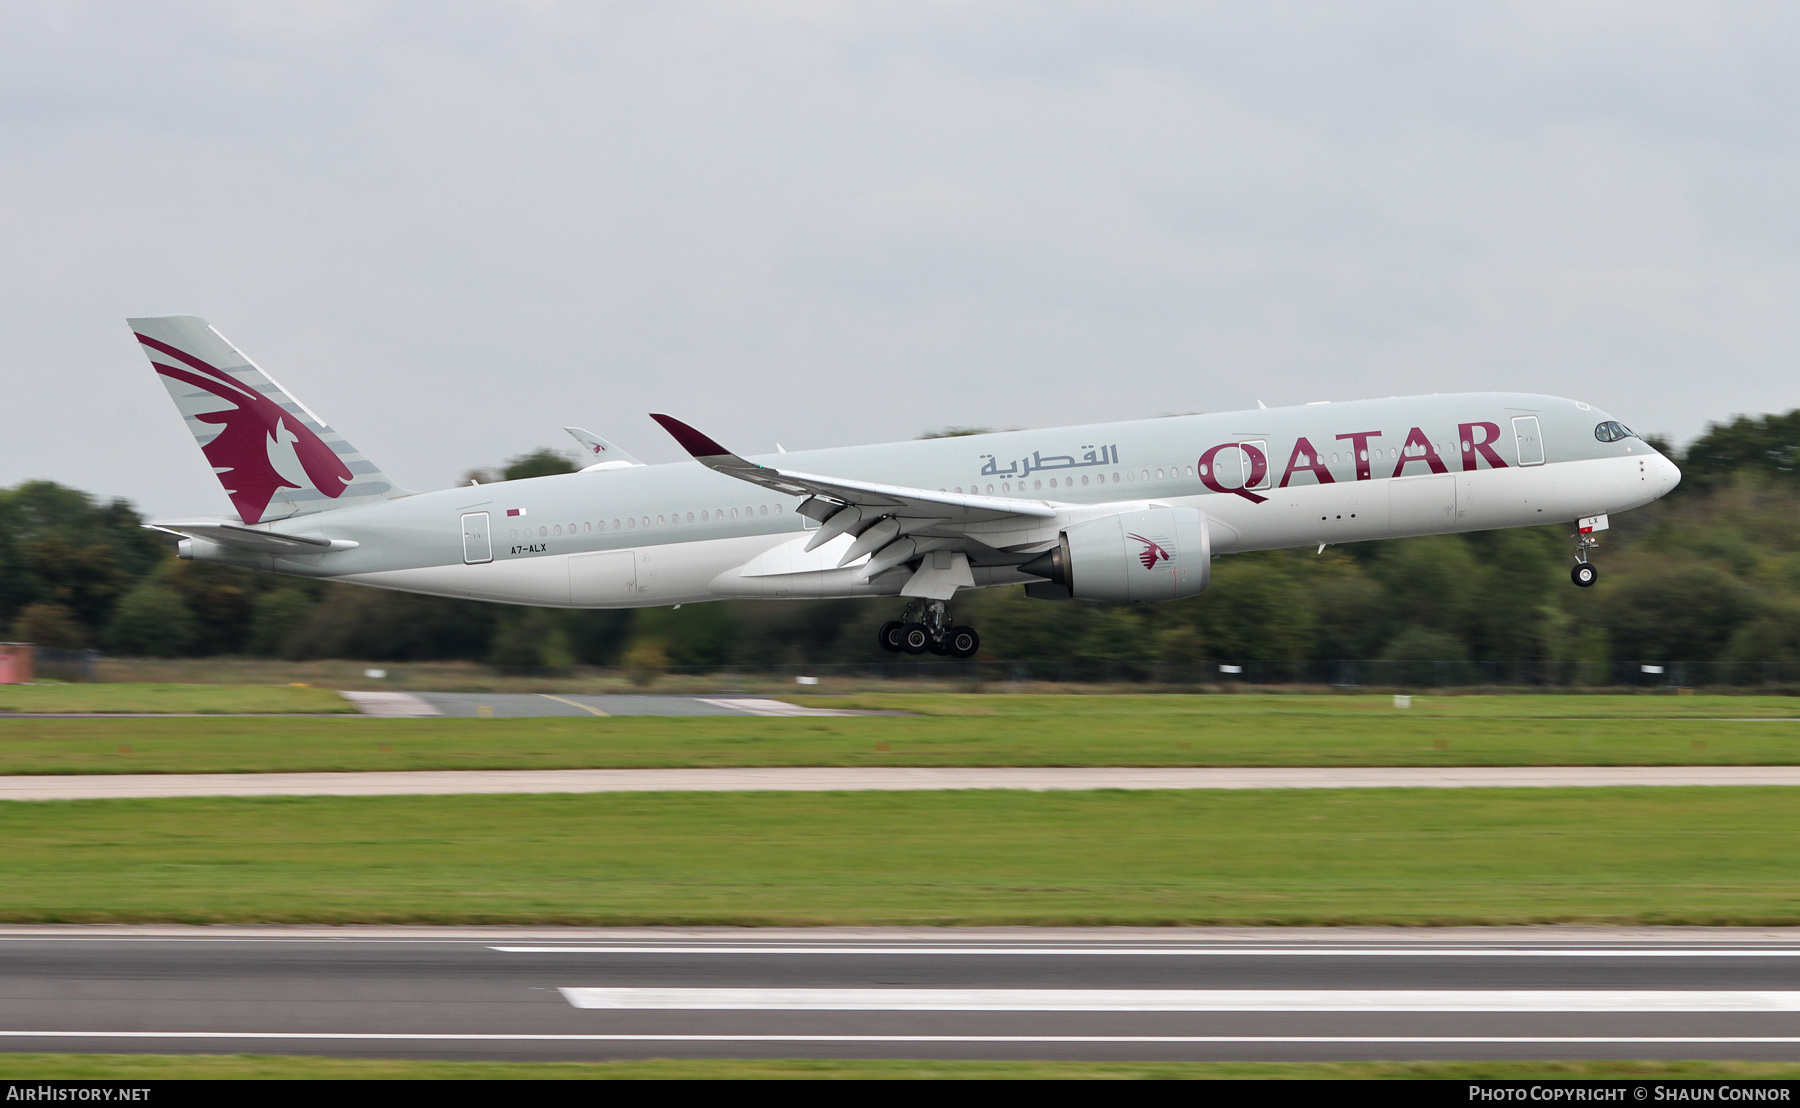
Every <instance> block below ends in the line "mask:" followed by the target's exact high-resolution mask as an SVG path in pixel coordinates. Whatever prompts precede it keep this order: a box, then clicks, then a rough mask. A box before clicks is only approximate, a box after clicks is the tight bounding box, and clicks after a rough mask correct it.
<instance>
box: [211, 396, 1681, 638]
mask: <svg viewBox="0 0 1800 1108" xmlns="http://www.w3.org/2000/svg"><path fill="white" fill-rule="evenodd" d="M1608 418H1609V417H1608V416H1606V415H1605V413H1602V412H1600V411H1598V410H1596V409H1593V408H1590V407H1589V406H1587V405H1584V404H1578V403H1576V402H1574V401H1570V400H1563V399H1560V398H1556V397H1548V396H1531V395H1522V394H1503V393H1473V394H1455V395H1445V396H1429V397H1404V398H1394V399H1391V400H1380V401H1357V402H1353V403H1345V404H1329V405H1308V406H1304V407H1295V408H1282V409H1266V410H1257V411H1250V412H1233V413H1223V414H1219V415H1199V416H1179V417H1167V418H1162V419H1151V420H1140V421H1134V422H1128V423H1114V424H1100V425H1090V426H1085V427H1075V428H1063V429H1051V430H1044V431H1013V432H1002V433H996V434H987V435H978V436H969V437H962V438H950V439H934V440H923V441H918V442H908V443H892V444H884V445H878V446H865V447H849V448H839V449H832V450H816V451H805V452H793V453H787V454H782V455H777V456H774V457H764V458H759V459H752V460H755V461H761V462H764V463H766V464H768V465H772V466H774V465H779V466H781V467H783V468H786V469H791V470H793V471H797V472H805V473H811V474H826V475H830V476H832V477H835V478H842V479H854V480H860V481H869V482H883V483H886V484H888V485H895V486H908V487H913V488H920V489H931V490H940V491H944V492H950V491H952V490H954V491H955V492H956V493H962V492H964V490H965V489H966V490H967V491H968V492H969V493H972V494H980V495H985V496H1006V497H1013V498H1017V499H1025V500H1031V501H1035V502H1039V503H1041V504H1044V505H1048V506H1049V507H1051V508H1054V509H1055V515H1054V516H1053V517H1050V518H1019V517H1014V518H1010V519H1005V520H999V521H996V522H993V523H987V524H975V525H971V526H968V527H965V528H964V529H963V530H964V532H966V533H967V535H968V537H969V539H970V540H971V542H972V544H973V545H972V546H971V553H970V554H969V563H970V571H971V574H972V577H973V584H974V587H987V586H993V585H1006V584H1020V583H1031V582H1034V581H1038V580H1039V578H1036V577H1033V576H1030V575H1026V574H1022V573H1020V572H1019V570H1018V568H1017V567H1018V564H1019V563H1020V562H1021V561H1022V560H1024V555H1025V554H1026V553H1029V552H1032V551H1034V550H1041V549H1045V548H1046V547H1047V545H1048V544H1051V543H1054V542H1055V541H1056V538H1057V535H1058V534H1059V532H1061V531H1062V530H1063V529H1064V528H1066V527H1068V526H1069V525H1071V524H1073V523H1079V522H1081V521H1083V520H1086V519H1091V518H1093V517H1096V516H1101V515H1107V514H1112V513H1117V512H1121V511H1126V510H1132V509H1138V508H1144V507H1147V506H1169V507H1178V508H1194V509H1198V510H1200V511H1202V512H1204V513H1205V519H1206V521H1207V526H1208V528H1209V531H1210V536H1211V549H1212V552H1213V553H1214V554H1222V553H1231V552H1236V551H1248V550H1266V549H1274V548H1281V547H1296V546H1311V545H1315V544H1320V543H1343V542H1356V541H1364V540H1370V539H1384V538H1396V537H1401V536H1410V535H1429V534H1442V533H1448V532H1459V531H1479V530H1489V529H1495V528H1504V527H1525V526H1533V525H1537V524H1546V523H1558V524H1567V523H1569V522H1570V521H1571V520H1575V519H1578V518H1581V517H1586V516H1597V515H1604V514H1608V513H1615V512H1621V511H1625V510H1627V509H1629V508H1633V507H1637V506H1639V505H1642V504H1645V503H1648V502H1649V501H1651V500H1654V499H1656V498H1657V497H1659V496H1662V495H1663V494H1665V493H1667V492H1668V491H1669V490H1670V489H1672V488H1673V487H1674V486H1675V484H1676V483H1677V482H1678V481H1679V480H1680V473H1679V471H1677V470H1676V468H1675V466H1674V465H1673V464H1672V463H1671V462H1669V461H1668V459H1666V458H1664V457H1663V456H1662V455H1661V454H1660V453H1658V452H1657V451H1655V450H1654V449H1652V448H1651V447H1649V446H1648V445H1647V444H1645V443H1644V442H1643V441H1642V440H1641V439H1638V438H1636V437H1630V438H1626V439H1622V440H1619V441H1601V440H1600V439H1597V438H1596V434H1595V427H1596V426H1597V425H1599V424H1601V423H1603V422H1604V421H1606V420H1607V419H1608ZM804 499H805V498H804V497H801V496H787V495H783V494H780V493H774V492H770V491H768V490H766V489H764V488H761V487H758V486H756V485H753V484H749V483H746V482H744V481H741V480H738V479H735V478H733V477H731V476H728V475H725V474H722V473H719V472H715V471H713V470H712V469H708V468H706V467H704V466H702V465H700V464H699V463H696V462H684V463H678V464H671V465H656V466H629V467H626V468H617V469H608V470H602V471H598V472H583V473H573V474H566V475H559V476H554V477H541V478H533V479H530V480H522V481H510V482H501V483H496V484H490V485H481V486H474V487H465V488H457V489H449V490H444V491H440V492H433V493H421V494H416V495H412V496H406V497H403V498H399V499H394V500H390V501H386V502H383V503H377V504H371V505H363V506H356V507H349V508H344V509H341V510H336V511H330V512H324V513H318V514H313V515H307V516H301V517H296V518H293V519H289V520H285V521H278V522H275V523H271V524H265V525H263V526H264V527H265V528H266V529H269V530H273V531H275V532H278V533H284V534H294V535H306V536H313V537H318V538H326V539H332V540H347V541H348V542H353V543H355V544H356V545H355V548H354V549H348V550H344V551H341V552H331V553H323V554H317V555H298V556H286V555H280V554H261V555H258V554H247V553H244V552H241V551H232V550H225V549H223V548H219V547H212V548H210V549H206V548H204V544H201V543H199V542H196V543H195V544H193V546H192V547H191V548H190V555H191V556H194V557H203V558H206V559H207V560H216V561H225V562H230V563H232V564H238V565H254V566H257V567H260V568H265V569H271V570H276V571H279V572H287V573H296V574H303V575H306V576H314V577H326V578H331V579H335V580H340V581H349V582H354V583H359V584H365V585H374V586H379V587H384V588H392V589H402V590H406V591H411V592H421V593H431V594H436V595H441V596H455V597H468V598H473V599H480V600H492V601H501V602H509V603H518V604H533V605H546V606H553V607H577V608H625V607H643V606H651V605H668V604H679V603H692V602H696V601H705V600H718V599H727V598H737V597H757V598H816V597H851V596H872V595H891V594H894V593H898V592H899V591H900V589H901V587H902V586H903V585H904V584H905V582H906V580H907V578H908V575H909V572H910V571H907V570H903V569H896V570H895V571H893V572H889V573H882V574H878V575H876V576H874V577H873V578H869V579H864V577H863V575H862V572H861V570H860V569H859V568H858V566H859V563H852V564H850V565H848V566H845V567H842V568H840V567H839V566H838V562H839V560H840V558H841V557H842V555H843V553H844V551H845V550H846V549H847V548H848V546H849V545H850V542H851V537H850V536H848V535H845V536H841V537H839V538H837V539H834V540H832V541H831V542H828V543H826V544H824V545H823V546H821V547H819V548H818V549H816V550H813V551H811V552H805V551H803V550H802V548H803V547H804V546H805V545H806V544H807V542H808V540H809V539H810V538H811V536H812V533H813V531H814V530H815V529H816V528H817V526H818V525H817V524H816V523H814V522H813V521H812V520H810V519H807V518H805V517H803V516H801V515H799V514H797V513H796V511H795V509H796V507H797V506H798V505H799V504H800V503H801V501H802V500H804Z"/></svg>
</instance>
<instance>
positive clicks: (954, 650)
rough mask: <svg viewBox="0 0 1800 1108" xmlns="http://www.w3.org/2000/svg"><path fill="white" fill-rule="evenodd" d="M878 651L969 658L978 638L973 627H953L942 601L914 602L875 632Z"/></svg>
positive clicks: (947, 609)
mask: <svg viewBox="0 0 1800 1108" xmlns="http://www.w3.org/2000/svg"><path fill="white" fill-rule="evenodd" d="M876 639H877V641H879V642H880V643H881V649H883V650H886V651H888V652H889V653H892V654H900V653H906V654H924V653H927V652H930V653H932V654H947V655H949V656H950V657H952V658H972V657H974V655H975V652H976V651H978V650H980V649H981V636H980V635H978V634H976V633H975V629H974V628H973V627H953V626H951V624H950V609H949V608H948V607H946V606H945V604H944V602H943V601H942V600H914V601H912V602H911V603H909V604H907V606H906V611H905V612H903V613H901V616H900V618H899V619H891V620H889V621H887V622H886V623H884V624H882V625H881V630H879V631H877V632H876Z"/></svg>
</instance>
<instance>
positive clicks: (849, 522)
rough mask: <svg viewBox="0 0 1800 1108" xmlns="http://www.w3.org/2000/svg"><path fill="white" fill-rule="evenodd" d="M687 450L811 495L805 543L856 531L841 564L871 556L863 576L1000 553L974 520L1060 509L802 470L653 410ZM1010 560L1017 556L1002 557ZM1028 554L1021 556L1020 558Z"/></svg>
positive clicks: (1043, 516) (732, 472)
mask: <svg viewBox="0 0 1800 1108" xmlns="http://www.w3.org/2000/svg"><path fill="white" fill-rule="evenodd" d="M650 418H651V419H654V420H656V422H658V423H660V424H662V426H663V429H664V430H666V431H668V432H669V434H670V435H672V436H674V438H675V441H676V442H678V443H680V444H681V447H682V449H684V450H686V451H687V452H688V453H689V454H692V455H693V456H694V460H695V461H697V462H699V463H700V464H701V465H703V466H706V467H707V468H708V469H711V470H714V471H716V472H719V473H723V474H726V475H728V476H731V477H736V478H737V479H738V480H740V481H748V482H750V483H751V484H753V485H761V486H762V487H763V488H766V489H771V490H773V491H775V492H780V493H786V494H788V495H789V496H808V497H811V498H812V499H810V500H808V501H807V502H806V503H804V504H802V505H800V508H799V511H800V512H801V513H802V514H804V515H806V516H808V517H810V518H812V519H816V520H818V521H819V522H820V524H821V526H820V528H819V529H818V530H817V531H816V532H814V533H813V536H812V539H811V540H810V541H809V542H808V543H807V545H806V549H807V550H813V549H816V548H818V547H820V546H823V545H824V544H826V543H827V542H830V541H831V540H832V539H835V538H837V537H838V536H839V535H844V534H849V535H853V536H855V541H854V542H853V543H851V544H850V546H849V548H848V550H846V552H845V553H844V555H843V559H842V561H840V562H839V565H848V564H850V563H851V562H853V561H855V560H856V559H858V558H860V557H862V556H863V555H865V554H867V555H869V556H870V557H869V562H868V565H867V566H866V567H865V568H864V576H866V577H874V576H876V575H877V574H880V573H884V572H886V571H887V570H889V569H893V568H894V567H896V566H899V565H901V564H904V563H905V562H907V561H910V560H912V559H913V558H915V557H918V556H921V555H923V554H926V553H929V552H930V551H933V550H944V549H955V550H958V551H959V552H965V553H980V554H987V555H994V554H999V552H998V551H995V550H993V548H991V547H989V546H987V545H986V543H985V542H983V541H981V539H980V538H979V537H976V536H971V535H968V534H967V529H968V528H970V527H972V526H973V525H976V524H986V523H995V522H1000V521H1006V520H1013V521H1016V522H1019V523H1021V524H1024V523H1028V522H1036V521H1040V520H1047V519H1055V518H1056V515H1057V510H1056V508H1054V507H1053V506H1051V505H1050V504H1048V503H1046V502H1044V501H1041V500H1016V499H1012V498H1010V497H1001V496H976V495H965V494H963V493H952V492H939V491H937V490H935V489H916V488H907V487H905V486H902V485H884V484H879V483H877V482H873V481H855V480H850V479H848V478H843V477H827V476H822V475H819V474H815V473H799V472H796V471H794V470H786V469H777V468H775V467H773V466H764V465H757V464H756V463H755V462H752V461H749V460H747V459H744V458H740V457H739V456H737V455H736V454H733V453H732V452H731V451H729V450H727V449H725V448H724V447H723V446H720V445H719V444H718V443H717V442H714V441H713V440H712V439H711V438H708V437H707V436H706V435H704V434H702V433H700V432H699V431H696V430H694V429H693V428H692V427H689V426H688V425H687V424H685V423H683V422H681V421H680V420H678V419H675V418H673V417H671V416H666V415H655V414H652V415H651V417H650ZM1001 558H1002V559H1003V560H1005V561H1007V562H1011V561H1013V560H1014V559H1013V558H1011V557H1007V556H1005V555H1001ZM1021 560H1023V559H1021Z"/></svg>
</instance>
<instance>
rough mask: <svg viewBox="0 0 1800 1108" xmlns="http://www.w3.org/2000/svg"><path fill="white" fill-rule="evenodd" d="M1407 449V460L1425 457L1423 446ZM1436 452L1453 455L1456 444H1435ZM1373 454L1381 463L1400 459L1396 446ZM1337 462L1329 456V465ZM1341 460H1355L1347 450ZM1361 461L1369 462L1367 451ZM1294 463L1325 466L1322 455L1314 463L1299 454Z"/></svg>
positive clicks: (1376, 450)
mask: <svg viewBox="0 0 1800 1108" xmlns="http://www.w3.org/2000/svg"><path fill="white" fill-rule="evenodd" d="M1462 445H1463V449H1464V450H1468V449H1470V447H1469V444H1468V443H1466V442H1465V443H1463V444H1462ZM1407 449H1408V451H1409V453H1408V454H1407V457H1409V458H1423V457H1424V456H1425V448H1424V447H1423V446H1412V447H1408V448H1407ZM1437 450H1438V453H1440V454H1454V453H1455V452H1456V444H1455V443H1453V442H1440V443H1438V444H1437ZM1374 453H1375V460H1376V461H1378V462H1379V461H1381V460H1382V459H1383V458H1385V459H1387V460H1388V461H1390V462H1392V461H1398V460H1399V458H1400V448H1399V447H1397V446H1395V447H1389V448H1388V449H1387V450H1385V451H1384V450H1382V449H1381V448H1380V447H1376V448H1375V452H1374ZM1339 460H1340V458H1339V455H1337V454H1333V455H1332V456H1331V464H1332V465H1336V464H1337V463H1338V462H1339ZM1341 460H1342V461H1346V462H1351V461H1355V460H1356V459H1355V457H1354V456H1352V455H1351V453H1350V452H1349V451H1348V450H1346V451H1343V452H1342V459H1341ZM1362 460H1363V461H1365V462H1366V461H1368V460H1369V451H1367V450H1364V451H1362ZM1294 461H1295V463H1296V464H1298V465H1303V466H1310V465H1321V466H1322V465H1325V464H1326V462H1325V455H1323V454H1320V455H1319V457H1318V460H1317V461H1314V460H1313V459H1312V458H1311V457H1309V456H1308V455H1305V454H1301V455H1300V456H1298V457H1297V458H1295V459H1294Z"/></svg>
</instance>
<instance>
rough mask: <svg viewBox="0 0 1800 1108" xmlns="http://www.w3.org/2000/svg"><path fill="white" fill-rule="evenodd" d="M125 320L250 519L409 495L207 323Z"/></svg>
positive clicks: (187, 318)
mask: <svg viewBox="0 0 1800 1108" xmlns="http://www.w3.org/2000/svg"><path fill="white" fill-rule="evenodd" d="M126 322H127V323H129V324H131V329H132V331H133V332H135V333H136V335H137V340H138V342H139V343H141V344H142V345H143V348H144V353H145V354H146V355H148V356H149V358H150V364H151V365H152V366H153V367H154V368H155V369H156V372H157V374H158V376H160V377H161V378H162V383H163V387H165V388H167V389H168V390H169V396H170V397H172V398H173V399H174V401H175V407H176V408H177V409H179V410H180V412H181V416H182V418H183V419H185V420H186V421H187V425H188V430H189V431H190V432H192V433H193V436H194V441H195V442H197V443H199V444H200V450H201V452H202V453H204V454H205V455H206V460H207V461H208V462H211V463H212V467H213V472H214V473H216V474H218V477H219V483H220V484H221V485H223V486H225V492H226V495H228V496H230V497H231V503H232V506H233V507H235V508H236V509H237V512H238V515H239V516H240V517H242V518H243V520H244V522H245V523H261V522H264V521H266V520H274V519H285V518H287V517H289V516H297V515H304V514H306V513H308V512H323V511H328V510H330V509H332V508H344V507H349V506H350V505H353V504H366V503H372V502H375V501H380V500H387V499H390V498H392V497H396V496H405V495H407V491H408V490H406V489H403V488H401V487H399V486H398V485H396V484H395V483H394V482H393V481H391V480H389V479H388V476H387V474H385V473H383V472H381V470H380V469H378V468H376V466H375V463H373V462H371V461H369V460H368V459H367V458H365V457H363V456H362V454H361V453H359V452H358V451H357V449H356V448H355V447H354V446H351V445H350V444H349V443H348V442H346V441H344V437H343V436H342V435H339V434H338V433H337V432H336V431H333V430H332V429H331V428H330V427H329V426H327V425H326V423H325V422H324V421H323V420H321V419H320V418H319V417H318V416H316V415H314V414H313V413H312V411H311V410H310V409H309V408H307V407H306V405H304V404H302V403H300V402H299V401H298V400H296V399H294V397H293V396H292V395H290V394H289V393H288V391H287V390H286V389H283V388H282V387H281V386H280V385H278V384H276V383H275V381H274V379H273V378H271V377H270V376H269V375H268V374H266V373H264V372H263V371H262V370H261V369H259V368H257V366H256V365H255V363H253V362H251V361H250V359H248V358H246V357H244V356H243V355H242V354H240V353H239V352H238V350H237V348H236V347H234V346H232V345H231V344H230V343H229V342H227V341H225V337H224V336H223V335H221V334H219V332H217V331H215V330H213V328H212V327H211V326H209V325H208V324H207V322H206V321H205V320H204V319H201V318H199V317H198V316H191V315H167V316H152V317H149V318H144V319H130V320H126Z"/></svg>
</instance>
